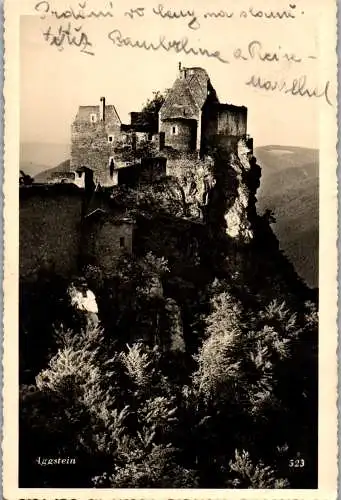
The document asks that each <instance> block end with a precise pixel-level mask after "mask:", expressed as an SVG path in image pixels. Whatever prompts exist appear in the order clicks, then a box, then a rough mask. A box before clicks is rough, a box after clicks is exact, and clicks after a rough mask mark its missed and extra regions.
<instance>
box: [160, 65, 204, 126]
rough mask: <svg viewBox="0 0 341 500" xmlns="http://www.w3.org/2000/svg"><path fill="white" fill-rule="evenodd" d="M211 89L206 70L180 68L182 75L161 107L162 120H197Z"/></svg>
mask: <svg viewBox="0 0 341 500" xmlns="http://www.w3.org/2000/svg"><path fill="white" fill-rule="evenodd" d="M211 89H213V87H212V85H211V82H210V79H209V76H208V74H207V71H206V70H205V69H203V68H199V67H193V68H181V67H180V74H179V76H178V78H177V79H176V80H175V82H174V85H173V87H172V88H171V90H170V91H169V92H168V95H167V97H166V100H165V102H164V104H163V106H162V107H161V110H160V112H161V117H162V119H163V120H167V119H177V118H197V116H198V113H199V111H200V110H201V109H202V107H203V105H204V104H205V102H206V99H207V96H208V91H209V90H211Z"/></svg>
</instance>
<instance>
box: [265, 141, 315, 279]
mask: <svg viewBox="0 0 341 500" xmlns="http://www.w3.org/2000/svg"><path fill="white" fill-rule="evenodd" d="M255 155H256V156H257V159H258V161H259V163H260V165H261V167H262V182H261V185H260V188H259V190H258V192H257V199H258V206H257V207H258V212H259V213H262V212H264V211H265V210H266V209H270V210H272V211H273V213H274V215H275V217H276V224H274V225H273V231H274V232H275V234H276V235H277V237H278V239H279V242H280V246H281V248H282V249H283V251H284V252H285V254H286V255H287V256H288V258H289V259H290V260H291V262H292V263H293V264H294V265H295V268H296V270H297V272H298V273H299V274H300V276H302V278H303V279H305V281H306V282H307V283H308V285H309V286H312V287H317V286H318V238H319V236H318V235H319V177H318V176H319V152H318V150H315V149H307V148H298V147H291V146H263V147H259V148H256V150H255Z"/></svg>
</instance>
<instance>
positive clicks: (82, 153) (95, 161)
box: [70, 106, 121, 186]
mask: <svg viewBox="0 0 341 500" xmlns="http://www.w3.org/2000/svg"><path fill="white" fill-rule="evenodd" d="M92 119H94V120H95V121H92ZM120 127H121V123H120V120H119V118H118V116H117V114H116V112H114V111H113V110H112V107H111V106H110V107H108V108H107V110H106V114H105V119H104V120H103V119H101V117H100V107H99V106H97V107H96V106H88V107H82V108H80V110H79V111H78V114H77V116H76V119H75V121H74V122H73V124H72V127H71V162H70V169H71V170H77V169H79V168H81V167H83V166H86V167H88V168H91V169H92V170H93V171H94V181H95V183H97V182H100V183H101V185H103V186H111V185H113V184H114V181H113V178H112V175H111V172H110V159H111V158H113V157H114V147H115V143H116V141H117V140H118V139H119V137H120V134H121V130H120Z"/></svg>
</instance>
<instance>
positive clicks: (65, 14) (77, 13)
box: [34, 0, 114, 21]
mask: <svg viewBox="0 0 341 500" xmlns="http://www.w3.org/2000/svg"><path fill="white" fill-rule="evenodd" d="M34 8H35V10H36V11H37V12H39V13H40V14H41V16H40V17H41V19H45V17H46V15H47V14H49V15H51V16H53V17H55V18H56V19H75V20H76V21H77V20H79V19H90V18H95V19H96V18H106V17H114V15H113V13H112V12H111V10H112V9H113V3H112V2H109V8H108V10H105V11H103V10H98V11H94V10H87V3H86V1H84V2H80V3H79V4H78V7H76V8H73V7H71V6H70V7H69V8H68V9H66V10H62V11H57V10H55V9H51V6H50V3H49V2H47V1H46V0H43V1H41V2H38V3H37V4H36V5H35V7H34Z"/></svg>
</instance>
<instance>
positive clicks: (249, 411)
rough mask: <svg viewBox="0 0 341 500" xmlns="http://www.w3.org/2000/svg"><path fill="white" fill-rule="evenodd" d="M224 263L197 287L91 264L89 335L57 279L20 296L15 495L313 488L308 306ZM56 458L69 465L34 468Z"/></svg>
mask: <svg viewBox="0 0 341 500" xmlns="http://www.w3.org/2000/svg"><path fill="white" fill-rule="evenodd" d="M205 244H208V242H205V241H203V245H205ZM160 252H161V253H162V248H161V251H160ZM225 258H226V260H227V261H228V263H229V264H228V266H227V267H226V271H225V272H224V270H223V269H222V268H219V273H218V270H216V269H214V267H212V270H211V274H210V275H209V276H207V279H206V284H205V285H204V286H203V283H200V285H199V284H198V283H196V282H195V280H193V281H192V283H190V282H189V278H188V276H186V277H184V276H179V275H178V276H175V275H174V267H173V265H172V261H171V259H170V261H168V260H167V259H166V258H164V257H160V256H156V255H153V254H152V253H149V254H147V255H145V256H142V257H130V256H125V257H124V258H123V259H122V261H121V262H120V265H119V266H117V272H116V274H115V275H112V276H104V275H103V274H102V273H101V271H100V270H99V269H98V268H96V267H94V266H88V268H87V269H86V270H85V275H86V278H87V281H88V283H89V286H90V287H91V289H92V290H94V291H95V293H96V297H97V300H98V304H99V317H100V321H101V323H100V327H97V328H91V327H89V326H87V325H86V322H85V321H84V318H82V317H77V316H76V315H75V314H74V313H73V311H72V308H71V306H70V304H69V303H68V299H67V296H66V294H65V290H66V286H67V283H63V282H61V281H60V280H59V281H56V280H57V278H56V277H55V276H45V277H44V279H40V290H38V289H37V285H35V287H34V291H35V295H34V294H33V293H32V290H28V289H27V285H25V286H23V288H22V299H21V308H22V310H21V319H22V324H21V353H22V357H23V361H22V363H21V374H20V375H21V382H22V384H21V390H20V433H21V434H20V435H21V439H20V444H21V450H20V465H21V466H20V482H21V485H22V486H27V487H29V486H30V487H33V486H35V487H44V486H45V487H46V486H50V487H56V486H68V487H115V488H120V487H122V488H123V487H129V488H130V487H131V488H143V487H156V488H193V487H207V488H209V487H221V488H225V487H227V488H284V487H288V486H290V487H301V488H302V487H314V486H316V460H317V448H316V438H314V436H315V437H316V435H317V427H316V426H317V422H316V415H317V412H316V404H317V373H316V372H317V352H316V350H317V312H316V306H315V305H314V304H313V303H312V302H310V301H304V300H303V299H302V297H298V296H296V297H295V300H293V298H292V297H291V298H290V297H289V296H288V302H289V303H290V304H289V303H288V304H286V303H285V301H283V300H282V295H281V293H280V291H276V288H274V291H272V292H270V291H269V289H268V287H267V280H266V279H265V278H264V281H263V283H262V282H259V281H258V283H257V284H256V283H254V282H253V281H252V280H253V277H252V274H250V275H249V278H248V277H247V276H246V274H245V273H246V271H245V270H244V271H243V272H244V274H243V273H242V272H241V271H242V268H241V267H240V263H239V262H238V260H237V259H234V260H233V259H232V253H231V254H230V256H229V258H227V257H226V256H225ZM259 258H260V257H259V255H258V256H257V259H259ZM265 260H266V259H265ZM232 261H234V262H235V264H234V266H235V269H234V271H235V272H234V273H231V266H232V263H231V262H232ZM259 262H261V261H259ZM196 265H198V264H196ZM199 266H200V264H199ZM177 269H178V268H177ZM198 269H199V268H197V270H198ZM238 269H239V271H240V273H239V274H238V273H237V270H238ZM177 272H178V271H177ZM218 274H219V276H217V275H218ZM240 276H242V279H241V278H240ZM175 278H177V280H175ZM281 280H282V281H283V277H282V278H280V277H279V276H273V282H274V283H275V282H276V281H277V282H278V283H281ZM175 281H176V284H174V282H175ZM284 282H285V280H284V281H283V283H284ZM249 289H250V290H253V289H258V290H259V294H255V293H253V294H252V303H248V301H247V300H244V298H245V297H246V296H247V290H249ZM277 290H280V285H279V284H277ZM33 295H34V298H33ZM179 297H183V298H184V300H183V301H180V300H179ZM24 306H26V309H25V307H24ZM27 318H29V319H30V321H29V322H27V321H26V319H27ZM23 339H24V340H23ZM27 346H29V347H27ZM33 346H34V347H33ZM185 347H186V348H185ZM35 351H37V352H35ZM34 354H35V355H34ZM58 456H60V457H70V458H75V459H76V464H75V465H72V466H71V465H69V466H64V468H63V467H61V466H46V467H42V466H41V465H39V464H37V463H36V460H37V458H38V457H58ZM295 459H296V462H297V463H298V464H302V463H303V462H302V460H303V461H304V467H299V468H295V467H292V466H291V465H292V464H293V462H292V461H293V460H295ZM65 467H69V468H70V467H72V469H71V470H72V474H70V473H68V474H65ZM68 470H70V469H68Z"/></svg>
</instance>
